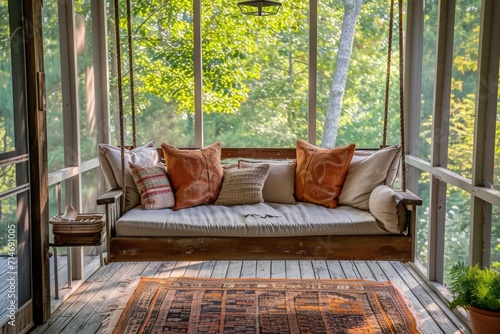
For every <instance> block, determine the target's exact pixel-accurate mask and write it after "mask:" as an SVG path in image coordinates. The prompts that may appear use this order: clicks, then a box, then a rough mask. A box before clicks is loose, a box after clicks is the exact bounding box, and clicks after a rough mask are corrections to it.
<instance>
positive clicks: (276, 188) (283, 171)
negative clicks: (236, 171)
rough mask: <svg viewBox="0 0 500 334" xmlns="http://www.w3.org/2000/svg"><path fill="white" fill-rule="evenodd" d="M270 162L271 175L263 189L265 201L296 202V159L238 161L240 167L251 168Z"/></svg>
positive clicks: (268, 176)
mask: <svg viewBox="0 0 500 334" xmlns="http://www.w3.org/2000/svg"><path fill="white" fill-rule="evenodd" d="M263 164H269V165H270V166H271V168H270V169H269V175H267V179H266V182H265V183H264V189H262V196H263V197H264V202H269V203H283V204H295V203H296V202H295V197H294V196H293V194H294V191H295V168H296V166H297V163H296V162H295V161H271V160H270V161H259V162H256V161H247V160H240V161H239V162H238V166H239V168H250V167H255V166H261V165H263Z"/></svg>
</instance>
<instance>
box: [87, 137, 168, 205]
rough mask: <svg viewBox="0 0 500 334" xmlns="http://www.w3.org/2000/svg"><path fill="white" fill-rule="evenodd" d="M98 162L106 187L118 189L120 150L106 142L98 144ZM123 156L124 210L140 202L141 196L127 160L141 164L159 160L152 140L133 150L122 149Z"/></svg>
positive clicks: (150, 163) (120, 173) (119, 180)
mask: <svg viewBox="0 0 500 334" xmlns="http://www.w3.org/2000/svg"><path fill="white" fill-rule="evenodd" d="M97 152H98V157H99V164H100V166H101V170H102V173H103V175H104V178H105V180H106V189H107V190H112V189H119V188H121V187H122V164H121V150H120V147H116V146H113V145H108V144H99V146H98V150H97ZM124 157H125V185H126V189H125V212H127V211H128V210H130V209H132V208H134V207H136V206H137V205H139V204H141V196H140V195H139V191H138V190H137V187H136V186H135V183H134V180H133V178H132V174H131V173H130V167H129V165H128V163H129V162H132V163H134V164H139V165H142V166H154V165H156V164H157V163H158V162H159V158H158V151H157V150H156V145H155V143H154V142H149V143H147V144H146V145H144V146H140V147H137V148H134V149H133V150H127V149H126V150H124Z"/></svg>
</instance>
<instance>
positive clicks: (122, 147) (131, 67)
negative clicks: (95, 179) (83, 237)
mask: <svg viewBox="0 0 500 334" xmlns="http://www.w3.org/2000/svg"><path fill="white" fill-rule="evenodd" d="M126 3H127V33H128V61H129V76H130V108H131V115H132V138H133V147H137V132H136V123H135V114H136V113H135V93H134V59H133V52H132V50H133V47H132V20H131V11H130V0H127V1H126ZM114 6H115V8H114V16H115V39H116V62H117V65H116V66H117V76H118V80H117V81H118V115H119V116H118V117H119V119H120V153H121V168H122V175H121V176H122V191H123V196H122V203H121V204H122V210H123V211H124V210H125V197H126V196H125V194H126V188H127V184H126V178H125V124H124V123H125V121H124V112H123V82H122V59H121V42H120V11H119V0H114Z"/></svg>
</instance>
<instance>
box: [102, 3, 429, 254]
mask: <svg viewBox="0 0 500 334" xmlns="http://www.w3.org/2000/svg"><path fill="white" fill-rule="evenodd" d="M114 5H115V34H116V41H117V42H116V43H117V63H118V64H117V65H118V78H119V80H118V95H119V117H120V147H121V163H122V184H123V185H125V184H126V183H125V173H124V170H125V157H124V156H125V143H124V135H123V133H124V124H123V123H124V122H123V120H124V115H123V100H122V83H121V79H122V76H121V59H120V57H121V56H120V32H119V24H118V22H119V11H118V0H115V1H114ZM393 20H394V0H392V1H391V13H390V28H389V50H388V59H387V78H386V96H385V110H384V133H383V143H382V147H385V146H386V133H387V114H388V98H389V94H388V92H389V78H390V66H391V49H392V26H393ZM127 23H128V24H127V28H128V35H129V36H128V37H129V38H128V47H129V64H130V66H129V68H130V72H129V74H130V90H131V92H130V93H131V96H132V98H131V109H132V128H133V147H136V132H135V106H134V99H133V95H134V93H133V70H132V69H133V59H132V40H131V20H130V0H127ZM398 23H399V26H400V27H402V1H401V0H399V22H398ZM399 33H400V34H399V41H400V43H399V44H400V45H399V54H400V57H399V58H400V64H399V65H400V66H399V67H400V117H401V118H400V121H401V122H400V124H401V146H402V150H403V154H402V155H401V159H402V163H401V166H402V178H401V180H402V182H401V183H402V190H401V191H399V193H400V194H401V196H402V197H403V199H402V201H403V203H404V204H405V205H406V209H407V212H408V228H407V231H406V233H405V234H401V235H341V236H339V235H326V236H324V235H321V236H298V237H118V236H116V234H115V232H114V224H115V222H116V221H117V220H118V218H119V217H120V215H121V211H122V208H123V204H124V199H123V196H122V194H123V192H124V189H119V190H114V191H110V192H107V193H106V194H104V195H102V196H101V197H99V198H98V199H97V204H98V205H105V211H106V235H107V237H106V242H107V261H108V262H128V261H168V260H185V261H193V260H256V259H266V260H297V259H316V260H319V259H324V260H393V261H404V262H407V261H413V260H414V249H415V235H416V233H415V227H416V207H417V206H419V205H422V200H421V199H420V198H418V197H417V196H415V195H414V194H412V193H411V192H409V191H407V189H406V167H405V160H404V158H405V154H404V151H405V142H404V140H405V138H404V136H405V135H404V110H403V107H404V106H403V104H404V100H403V94H404V91H403V80H402V77H403V48H402V38H403V33H402V29H399ZM158 154H159V156H163V151H162V150H161V148H160V149H158ZM295 154H296V151H295V148H222V152H221V159H239V158H253V159H295Z"/></svg>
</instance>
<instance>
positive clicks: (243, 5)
mask: <svg viewBox="0 0 500 334" xmlns="http://www.w3.org/2000/svg"><path fill="white" fill-rule="evenodd" d="M238 7H240V10H241V12H242V13H243V14H244V15H253V16H267V15H276V14H278V11H279V10H280V7H281V2H277V1H271V0H247V1H240V2H238Z"/></svg>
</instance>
